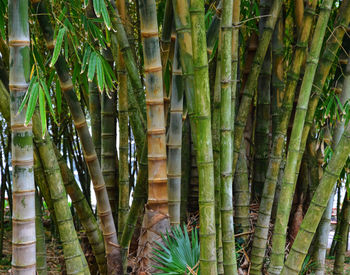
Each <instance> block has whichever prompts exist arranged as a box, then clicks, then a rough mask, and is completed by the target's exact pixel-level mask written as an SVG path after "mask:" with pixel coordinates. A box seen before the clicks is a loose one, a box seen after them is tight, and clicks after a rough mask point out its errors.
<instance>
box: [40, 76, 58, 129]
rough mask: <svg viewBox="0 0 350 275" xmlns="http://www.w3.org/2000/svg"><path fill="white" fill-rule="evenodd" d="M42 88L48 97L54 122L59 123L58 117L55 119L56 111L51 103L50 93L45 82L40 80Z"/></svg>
mask: <svg viewBox="0 0 350 275" xmlns="http://www.w3.org/2000/svg"><path fill="white" fill-rule="evenodd" d="M40 86H41V88H42V89H43V90H44V92H45V96H46V100H47V103H48V105H49V110H50V113H51V115H52V117H53V119H54V121H55V122H56V123H57V121H56V117H55V111H54V110H53V104H52V101H51V96H50V92H49V89H48V88H47V85H46V83H45V81H42V80H40Z"/></svg>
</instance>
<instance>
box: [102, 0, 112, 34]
mask: <svg viewBox="0 0 350 275" xmlns="http://www.w3.org/2000/svg"><path fill="white" fill-rule="evenodd" d="M101 1H102V3H101V13H102V18H103V21H104V22H105V25H106V27H107V29H108V30H110V29H111V26H112V24H111V19H110V18H109V15H108V11H107V8H106V3H105V1H103V0H101Z"/></svg>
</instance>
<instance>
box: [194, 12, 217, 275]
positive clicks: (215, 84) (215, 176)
mask: <svg viewBox="0 0 350 275" xmlns="http://www.w3.org/2000/svg"><path fill="white" fill-rule="evenodd" d="M220 20H221V18H220ZM218 44H219V45H218V52H220V51H221V37H220V38H219V43H218ZM220 80H221V57H220V54H218V55H217V60H216V70H215V82H214V95H213V117H212V121H213V123H212V135H213V160H214V184H215V186H214V189H215V229H216V257H217V266H218V274H224V266H223V251H222V231H221V174H220V102H221V83H220ZM197 174H198V172H197ZM192 184H193V183H192ZM196 195H197V199H198V194H196Z"/></svg>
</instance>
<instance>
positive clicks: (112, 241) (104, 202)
mask: <svg viewBox="0 0 350 275" xmlns="http://www.w3.org/2000/svg"><path fill="white" fill-rule="evenodd" d="M32 5H33V8H34V9H35V10H36V12H37V19H38V22H39V25H40V28H41V30H42V31H43V34H44V37H45V40H46V44H47V47H48V49H49V50H51V51H52V50H53V48H54V40H53V33H54V32H53V27H52V25H51V22H50V18H49V12H48V10H47V7H46V2H45V1H32ZM55 69H56V71H57V74H58V77H59V80H60V85H61V89H62V92H63V96H64V98H65V100H66V102H67V104H68V106H69V109H70V112H71V114H72V118H73V121H74V124H75V127H76V129H77V132H78V135H79V137H80V141H81V143H82V147H83V150H84V158H85V161H86V163H87V166H88V169H89V173H90V176H91V179H92V182H93V185H94V190H95V194H96V201H97V213H98V215H99V217H100V219H101V224H103V226H102V231H103V236H104V240H105V246H106V255H107V264H108V274H120V273H122V258H121V249H120V247H119V245H118V239H117V232H116V227H115V224H114V219H113V216H112V211H111V206H110V204H109V200H108V194H107V190H106V185H105V182H104V179H103V175H102V172H101V168H100V164H99V162H98V158H97V155H96V151H95V148H94V145H93V142H92V138H91V135H90V133H89V129H88V127H87V123H86V119H85V115H84V113H83V110H82V108H81V106H80V102H79V101H78V98H77V96H76V93H75V91H74V86H73V83H72V79H71V76H70V72H69V69H68V65H67V63H66V61H65V58H64V56H63V55H62V54H60V55H59V57H58V59H57V62H56V63H55Z"/></svg>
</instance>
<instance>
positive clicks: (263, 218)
mask: <svg viewBox="0 0 350 275" xmlns="http://www.w3.org/2000/svg"><path fill="white" fill-rule="evenodd" d="M316 4H317V1H315V0H314V1H313V2H312V4H311V6H309V7H308V9H306V11H305V15H304V25H303V28H302V30H301V34H300V36H299V38H298V43H297V48H296V50H295V52H294V55H293V59H292V60H293V62H292V64H291V67H290V69H289V71H288V73H287V83H288V85H287V86H286V89H285V91H284V97H283V103H282V109H281V111H280V113H279V116H278V118H279V123H278V124H277V125H276V129H275V133H274V137H273V143H272V149H271V153H270V160H269V165H268V168H267V172H266V177H265V182H264V187H263V193H262V198H261V202H260V208H259V215H258V221H257V223H256V228H255V233H254V240H253V249H252V253H251V261H252V266H251V274H260V273H261V268H262V264H263V260H264V257H265V249H266V243H267V238H268V231H269V225H270V217H271V212H272V207H273V201H274V197H275V190H276V185H277V181H278V175H279V172H280V165H281V161H282V158H283V148H284V146H285V138H286V135H287V130H288V124H289V119H290V116H291V111H292V108H293V101H294V97H295V89H296V86H297V81H298V79H299V75H300V69H301V66H302V63H303V61H304V59H305V54H306V47H307V42H308V39H309V36H310V31H311V27H312V21H313V15H314V10H315V8H316Z"/></svg>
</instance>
